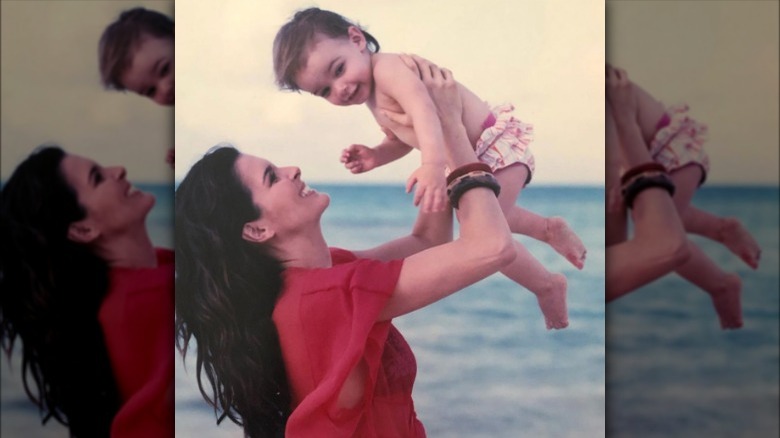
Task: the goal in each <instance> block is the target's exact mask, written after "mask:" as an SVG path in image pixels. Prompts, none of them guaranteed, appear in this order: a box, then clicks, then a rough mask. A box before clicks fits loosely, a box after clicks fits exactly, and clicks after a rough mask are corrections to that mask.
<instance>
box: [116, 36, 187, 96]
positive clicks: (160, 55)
mask: <svg viewBox="0 0 780 438" xmlns="http://www.w3.org/2000/svg"><path fill="white" fill-rule="evenodd" d="M173 47H174V46H173V39H170V38H156V37H153V36H149V35H144V36H142V37H141V41H140V42H139V43H138V47H137V48H136V49H135V53H134V54H133V55H132V59H131V61H130V66H129V67H128V68H127V70H125V72H124V73H123V74H122V77H121V80H122V84H123V85H124V86H125V88H127V89H128V90H130V91H133V92H135V93H137V94H139V95H141V96H145V97H148V98H150V99H152V100H153V101H155V102H156V103H158V104H160V105H168V106H171V105H173V104H174V100H175V92H174V88H175V87H174V56H173Z"/></svg>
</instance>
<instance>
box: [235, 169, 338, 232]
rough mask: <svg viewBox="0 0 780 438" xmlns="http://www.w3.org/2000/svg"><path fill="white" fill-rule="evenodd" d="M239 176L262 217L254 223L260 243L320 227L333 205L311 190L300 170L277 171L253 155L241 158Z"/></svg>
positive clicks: (237, 171) (237, 170) (321, 194)
mask: <svg viewBox="0 0 780 438" xmlns="http://www.w3.org/2000/svg"><path fill="white" fill-rule="evenodd" d="M235 166H236V173H237V174H238V176H239V178H240V179H241V181H242V182H243V183H244V186H246V188H247V189H248V190H249V191H250V193H251V194H252V201H253V202H254V203H255V205H257V206H258V207H259V208H260V210H261V212H262V214H261V215H260V216H261V217H260V219H258V220H257V221H254V222H253V223H252V224H254V225H255V226H256V227H257V228H258V229H257V230H255V231H257V232H258V234H257V235H256V236H255V237H256V238H255V239H251V240H257V241H265V240H267V239H269V238H271V237H274V236H285V235H290V234H293V233H295V232H297V231H301V230H305V229H307V227H309V226H312V225H318V224H319V220H320V216H322V213H323V212H324V211H325V208H327V207H328V204H329V203H330V198H329V197H328V195H326V194H323V193H319V192H317V191H315V190H313V189H311V188H309V187H308V186H307V185H306V183H304V182H303V180H301V170H300V169H298V168H297V167H276V166H274V165H273V163H271V162H269V161H268V160H264V159H262V158H258V157H255V156H252V155H246V154H241V155H240V156H239V157H238V159H237V160H236V164H235Z"/></svg>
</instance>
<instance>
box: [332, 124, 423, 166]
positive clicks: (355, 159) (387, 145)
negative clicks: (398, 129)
mask: <svg viewBox="0 0 780 438" xmlns="http://www.w3.org/2000/svg"><path fill="white" fill-rule="evenodd" d="M382 130H383V131H384V132H385V139H384V140H382V143H380V144H378V145H377V146H374V147H373V148H370V147H368V146H364V145H362V144H353V145H350V146H349V147H348V148H346V149H344V151H342V153H341V162H342V163H344V167H346V168H347V169H348V170H349V171H350V172H352V173H363V172H368V171H369V170H372V169H375V168H377V167H379V166H384V165H385V164H387V163H390V162H393V161H395V160H397V159H399V158H401V157H404V156H405V155H406V154H408V153H409V152H410V151H411V150H412V147H411V146H409V145H408V144H406V143H404V142H402V141H401V140H399V139H398V137H396V136H395V134H393V133H392V132H391V131H390V130H389V129H384V128H383V129H382Z"/></svg>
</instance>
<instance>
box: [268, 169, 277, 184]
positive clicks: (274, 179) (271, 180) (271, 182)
mask: <svg viewBox="0 0 780 438" xmlns="http://www.w3.org/2000/svg"><path fill="white" fill-rule="evenodd" d="M278 180H279V178H278V177H277V176H276V172H271V175H270V178H268V181H270V185H274V183H275V182H276V181H278Z"/></svg>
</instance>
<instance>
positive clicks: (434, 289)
mask: <svg viewBox="0 0 780 438" xmlns="http://www.w3.org/2000/svg"><path fill="white" fill-rule="evenodd" d="M417 62H419V63H421V64H422V63H427V62H426V61H424V60H421V59H420V60H418V61H417ZM421 70H422V71H424V72H426V73H425V74H424V75H423V76H424V77H423V80H424V82H425V84H426V86H427V87H428V89H429V90H430V92H431V96H432V97H433V99H434V101H435V102H436V105H437V112H438V117H439V119H440V120H441V126H442V128H443V132H444V139H445V142H446V144H447V145H448V148H447V157H448V164H449V165H450V167H451V168H453V169H454V168H457V167H459V166H463V165H465V164H469V163H474V162H476V161H477V159H476V156H475V155H474V150H473V149H472V148H471V144H470V143H469V140H468V136H467V135H466V128H465V127H464V126H463V123H462V122H461V101H460V96H459V93H458V90H457V85H456V83H455V81H454V80H453V78H452V74H451V73H450V72H449V71H447V70H440V69H438V68H430V67H428V65H426V66H425V68H421ZM457 216H458V221H459V222H460V236H459V237H458V238H457V239H456V240H455V241H453V242H451V243H447V244H444V245H439V246H436V247H434V248H430V249H427V250H425V251H422V252H419V253H417V254H414V255H411V256H409V257H407V258H406V259H405V260H404V264H403V267H402V268H401V273H400V275H399V278H398V283H397V284H396V288H395V291H394V293H393V295H392V296H391V297H390V299H389V300H388V302H387V305H386V307H385V309H384V310H383V312H382V314H381V315H380V319H383V320H386V319H391V318H394V317H396V316H399V315H403V314H405V313H409V312H411V311H414V310H417V309H420V308H422V307H424V306H427V305H428V304H431V303H433V302H436V301H438V300H440V299H442V298H444V297H446V296H448V295H450V294H452V293H453V292H456V291H458V290H460V289H463V288H464V287H466V286H468V285H470V284H472V283H475V282H477V281H479V280H481V279H483V278H485V277H487V276H488V275H491V274H493V273H495V272H497V271H498V270H499V269H500V268H501V267H503V266H504V265H505V264H507V263H509V262H510V261H512V260H513V259H514V256H515V252H514V247H513V244H512V237H511V233H510V231H509V227H508V226H507V223H506V219H504V216H503V214H502V213H501V208H500V206H499V205H498V201H497V200H496V196H495V194H494V193H493V192H492V191H491V190H489V189H486V188H483V187H480V188H475V189H472V190H469V191H467V192H466V193H465V194H464V195H463V196H462V197H461V198H460V209H459V210H458V211H457Z"/></svg>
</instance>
